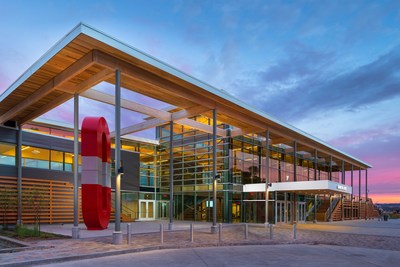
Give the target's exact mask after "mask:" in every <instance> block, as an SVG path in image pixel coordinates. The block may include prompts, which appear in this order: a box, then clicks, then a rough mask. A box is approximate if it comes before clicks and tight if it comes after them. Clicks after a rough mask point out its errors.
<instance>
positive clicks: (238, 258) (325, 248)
mask: <svg viewBox="0 0 400 267" xmlns="http://www.w3.org/2000/svg"><path fill="white" fill-rule="evenodd" d="M399 262H400V253H399V252H397V251H388V250H376V249H367V248H354V247H340V246H329V245H320V246H315V245H303V244H298V245H271V246H234V247H213V248H190V249H169V250H155V251H148V252H143V253H135V254H125V255H118V256H110V257H103V258H96V259H88V260H80V261H71V262H64V263H58V264H50V265H43V266H57V267H69V266H71V267H73V266H80V267H86V266H87V267H91V266H97V267H101V266H171V267H186V266H191V267H205V266H207V267H211V266H216V267H221V266H229V267H244V266H289V267H290V266H293V267H297V266H307V267H320V266H324V267H337V266H353V267H357V266H359V267H370V266H371V267H372V266H373V267H376V266H398V264H399Z"/></svg>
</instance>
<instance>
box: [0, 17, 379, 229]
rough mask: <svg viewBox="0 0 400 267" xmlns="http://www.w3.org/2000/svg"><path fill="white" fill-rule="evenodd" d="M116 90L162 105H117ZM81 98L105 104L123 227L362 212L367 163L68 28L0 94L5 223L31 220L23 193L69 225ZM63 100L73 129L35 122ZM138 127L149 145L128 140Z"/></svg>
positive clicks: (94, 34) (75, 194)
mask: <svg viewBox="0 0 400 267" xmlns="http://www.w3.org/2000/svg"><path fill="white" fill-rule="evenodd" d="M101 83H103V84H104V83H107V84H109V85H112V86H113V87H112V90H111V92H104V91H99V90H96V89H93V87H95V86H96V85H98V84H101ZM121 88H123V90H126V91H132V92H135V93H137V94H140V95H143V96H145V97H147V98H149V99H156V100H158V101H160V102H162V103H164V104H166V106H168V107H167V108H163V109H160V108H156V107H154V106H151V105H145V104H143V103H137V102H134V101H132V100H129V99H123V98H121ZM82 97H83V98H88V99H91V100H94V101H99V102H101V103H106V104H108V105H112V106H114V107H115V121H114V122H113V123H114V124H115V129H112V130H113V132H112V133H111V136H112V147H113V152H112V154H113V155H115V158H117V159H121V161H120V160H116V161H115V166H114V167H113V174H114V177H115V170H116V169H119V167H120V162H123V167H124V176H123V178H122V193H121V198H122V202H121V218H122V220H132V219H135V220H154V219H167V218H168V219H170V221H171V223H172V222H173V220H192V221H210V222H211V221H212V222H214V223H215V222H232V223H234V222H257V223H266V222H269V223H291V222H295V221H297V222H302V221H306V220H310V221H318V220H320V221H327V220H341V219H355V218H364V217H365V218H366V217H369V216H372V211H368V205H367V204H368V203H370V202H368V169H369V168H371V166H370V165H369V164H368V163H365V162H363V161H362V160H360V159H357V158H355V157H353V156H351V155H348V154H346V153H345V152H342V151H340V150H338V149H336V148H334V147H332V146H330V145H329V144H327V143H325V142H323V141H321V140H319V139H317V138H315V137H313V136H311V135H309V134H307V133H305V132H303V131H301V130H299V129H297V128H295V127H293V126H291V125H289V124H287V123H285V122H282V121H280V120H279V119H277V118H275V117H273V116H270V115H268V114H265V113H263V112H260V111H258V110H256V109H255V108H254V107H252V106H250V105H248V104H246V103H244V102H242V101H240V100H238V99H236V98H234V97H232V96H231V95H229V94H228V93H226V92H225V91H223V90H219V89H216V88H214V87H212V86H210V85H208V84H207V83H204V82H202V81H200V80H198V79H196V78H194V77H192V76H190V75H187V74H185V73H183V72H181V71H179V70H177V69H175V68H173V67H171V66H169V65H167V64H165V63H163V62H161V61H159V60H157V59H155V58H153V57H151V56H149V55H147V54H144V53H142V52H140V51H138V50H136V49H135V48H133V47H131V46H129V45H127V44H125V43H123V42H120V41H118V40H116V39H114V38H112V37H110V36H109V35H107V34H104V33H102V32H100V31H98V30H96V29H94V28H92V27H90V26H88V25H85V24H79V25H78V26H76V27H75V28H74V29H73V30H72V31H71V32H69V33H68V34H67V35H66V36H65V37H63V38H62V39H61V40H60V41H59V42H58V43H57V44H55V45H54V46H53V47H52V48H51V49H50V50H49V51H48V52H47V53H46V54H44V55H43V56H42V57H41V58H40V59H39V60H38V61H37V62H36V63H34V64H33V65H32V66H31V67H30V68H29V69H28V70H27V71H26V72H24V73H23V74H22V75H21V76H20V77H19V78H18V79H17V80H16V81H15V82H14V83H13V84H12V85H11V86H10V87H9V88H8V89H7V90H6V91H5V92H4V93H3V94H2V95H1V96H0V125H1V126H0V170H1V171H0V187H2V188H3V190H5V189H4V188H8V189H10V190H14V191H15V193H16V195H17V197H18V199H19V204H18V206H17V209H16V210H17V211H16V212H15V213H12V212H9V213H8V220H9V222H12V221H30V220H32V216H33V215H32V211H31V210H32V209H31V208H29V205H30V203H31V202H32V201H28V199H29V197H26V196H29V195H34V193H32V192H34V191H39V192H40V196H41V198H40V199H41V203H42V204H41V213H42V217H43V218H44V219H43V220H44V221H46V222H50V223H54V222H68V221H70V222H71V221H74V223H75V224H76V223H77V221H78V220H80V215H79V201H80V200H79V190H78V188H79V186H80V168H79V164H80V155H79V143H78V141H79V128H80V125H79V123H78V122H79V98H82ZM70 99H74V123H73V124H71V125H62V124H60V123H55V122H53V121H49V120H43V119H37V118H38V117H39V116H41V115H42V114H44V113H46V112H47V111H49V110H52V109H54V108H55V107H57V106H58V105H60V104H62V103H64V102H66V101H68V100H70ZM121 109H124V110H128V111H130V112H134V113H135V114H142V117H143V119H142V121H141V122H139V123H137V124H134V125H130V126H128V127H124V128H121V126H120V120H121V119H124V117H123V115H121ZM122 114H124V113H122ZM92 115H93V116H101V114H92ZM143 115H144V116H143ZM121 116H122V118H121ZM54 121H57V118H54ZM147 129H153V130H154V132H155V137H156V138H155V140H150V139H144V138H137V137H134V136H135V133H136V132H140V131H143V130H147ZM114 180H115V179H113V181H114ZM355 181H357V185H358V188H354V186H353V185H354V184H355ZM114 186H115V184H114V182H113V184H112V187H113V188H114ZM0 189H1V188H0ZM362 189H363V190H365V192H364V193H363V192H362ZM24 192H25V193H24ZM26 192H28V193H26ZM29 192H30V193H29ZM355 192H357V193H355Z"/></svg>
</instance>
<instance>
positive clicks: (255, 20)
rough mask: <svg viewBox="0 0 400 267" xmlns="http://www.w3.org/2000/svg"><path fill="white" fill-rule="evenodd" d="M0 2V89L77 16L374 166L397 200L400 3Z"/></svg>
mask: <svg viewBox="0 0 400 267" xmlns="http://www.w3.org/2000/svg"><path fill="white" fill-rule="evenodd" d="M1 6H2V8H1V11H2V12H1V16H0V25H2V26H1V27H0V36H1V37H0V58H1V62H0V92H2V91H4V90H5V89H6V88H7V87H8V86H9V85H10V84H11V83H12V82H13V81H15V80H16V79H17V78H18V76H19V75H21V74H22V73H23V72H24V71H25V70H26V69H27V68H29V66H31V65H32V64H33V63H34V62H35V61H36V60H37V59H38V58H39V57H40V56H41V55H43V54H44V53H45V52H46V51H47V50H48V49H49V48H50V47H51V46H52V45H54V43H55V42H57V41H58V40H59V39H61V38H62V37H63V36H64V35H65V34H66V33H67V32H69V31H70V30H71V29H72V28H73V27H74V26H75V25H77V24H78V23H79V22H81V21H82V22H85V23H87V24H89V25H91V26H93V27H95V28H97V29H99V30H101V31H103V32H105V33H107V34H109V35H111V36H114V37H116V38H117V39H120V40H121V41H123V42H125V43H128V44H130V45H132V46H134V47H136V48H138V49H139V50H142V51H144V52H146V53H148V54H151V55H152V56H154V57H157V58H159V59H161V60H162V61H164V62H166V63H168V64H170V65H172V66H174V67H176V68H178V69H181V70H182V71H184V72H187V73H189V74H191V75H193V76H195V77H197V78H199V79H201V80H203V81H205V82H207V83H209V84H211V85H213V86H215V87H217V88H221V89H224V90H225V91H227V92H229V93H230V94H232V95H234V96H236V97H238V98H240V99H241V100H243V101H244V102H247V103H248V104H251V105H254V106H255V107H257V108H258V109H260V110H262V111H264V112H266V113H269V114H272V115H274V116H276V117H278V118H279V119H281V120H283V121H286V122H289V123H291V124H292V125H294V126H296V127H298V128H300V129H302V130H304V131H306V132H308V133H310V134H312V135H314V136H316V137H318V138H320V139H323V140H325V141H326V142H328V143H330V144H332V145H334V146H336V147H338V148H339V149H341V150H343V151H346V152H348V153H350V154H352V155H354V156H356V157H358V158H360V159H362V160H364V161H367V162H369V163H371V164H372V165H374V168H373V169H372V170H371V171H370V172H369V181H370V184H371V187H370V194H371V195H373V196H374V195H376V197H375V196H374V198H376V199H377V200H378V201H381V202H382V201H384V197H389V196H391V201H397V202H400V182H399V181H400V167H399V165H400V164H399V163H400V157H399V156H398V155H399V154H400V153H399V152H398V150H399V149H400V117H399V115H398V114H400V88H399V82H400V72H399V66H400V27H398V25H400V2H399V1H150V0H148V1H2V3H1ZM110 112H111V110H110Z"/></svg>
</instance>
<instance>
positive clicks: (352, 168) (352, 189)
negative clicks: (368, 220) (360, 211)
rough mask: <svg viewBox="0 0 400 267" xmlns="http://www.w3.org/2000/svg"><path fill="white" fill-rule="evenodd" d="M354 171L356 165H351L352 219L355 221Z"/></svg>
mask: <svg viewBox="0 0 400 267" xmlns="http://www.w3.org/2000/svg"><path fill="white" fill-rule="evenodd" d="M353 171H354V165H353V164H351V213H350V216H351V219H352V220H353V217H354V211H353V201H354V188H353V184H354V183H353Z"/></svg>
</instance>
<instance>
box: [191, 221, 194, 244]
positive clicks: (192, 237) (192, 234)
mask: <svg viewBox="0 0 400 267" xmlns="http://www.w3.org/2000/svg"><path fill="white" fill-rule="evenodd" d="M193 240H194V225H193V223H191V224H190V242H192V243H193Z"/></svg>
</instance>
